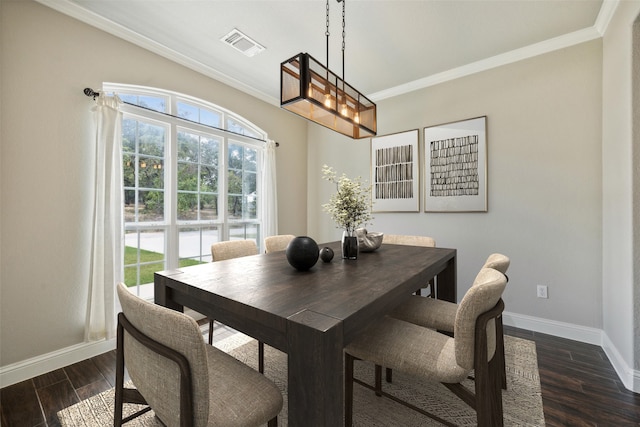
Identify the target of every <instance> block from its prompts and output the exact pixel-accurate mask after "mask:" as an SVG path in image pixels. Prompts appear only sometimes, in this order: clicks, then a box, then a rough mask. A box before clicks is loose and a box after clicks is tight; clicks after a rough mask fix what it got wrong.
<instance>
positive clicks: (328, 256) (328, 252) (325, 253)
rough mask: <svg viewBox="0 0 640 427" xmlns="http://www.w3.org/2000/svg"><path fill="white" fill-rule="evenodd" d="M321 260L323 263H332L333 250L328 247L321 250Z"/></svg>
mask: <svg viewBox="0 0 640 427" xmlns="http://www.w3.org/2000/svg"><path fill="white" fill-rule="evenodd" d="M320 259H321V260H322V261H323V262H331V260H332V259H333V249H331V248H329V247H326V246H325V247H324V248H322V249H320Z"/></svg>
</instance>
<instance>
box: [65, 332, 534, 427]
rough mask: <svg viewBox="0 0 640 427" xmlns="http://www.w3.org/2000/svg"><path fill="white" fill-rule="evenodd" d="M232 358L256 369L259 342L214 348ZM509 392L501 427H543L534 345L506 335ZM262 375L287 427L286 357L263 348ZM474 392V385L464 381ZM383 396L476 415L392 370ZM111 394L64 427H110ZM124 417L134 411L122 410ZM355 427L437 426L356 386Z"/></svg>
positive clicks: (78, 411)
mask: <svg viewBox="0 0 640 427" xmlns="http://www.w3.org/2000/svg"><path fill="white" fill-rule="evenodd" d="M216 345H217V346H218V347H221V348H223V349H224V350H225V351H228V352H229V353H230V354H232V355H233V356H234V357H236V358H238V359H239V360H241V361H243V362H245V363H246V364H247V365H250V366H252V367H254V368H255V367H256V366H257V353H258V350H257V347H258V346H257V342H256V341H255V340H252V339H250V338H247V337H245V336H243V335H241V334H240V335H238V336H234V337H230V338H227V339H226V340H224V342H221V343H217V344H216ZM505 349H506V351H505V353H506V363H507V390H505V391H503V393H502V402H503V407H504V423H505V425H506V426H544V424H545V423H544V413H543V409H542V397H541V392H540V378H539V376H538V362H537V356H536V347H535V343H533V342H532V341H528V340H524V339H520V338H515V337H510V336H506V337H505ZM355 374H356V377H357V378H360V379H363V380H365V381H367V382H369V383H373V366H372V365H371V364H369V363H365V362H361V361H357V362H356V366H355ZM265 375H266V376H267V377H269V378H270V379H272V380H273V381H274V382H275V383H276V384H277V385H278V387H279V388H280V390H282V394H283V396H284V401H285V403H284V408H283V410H282V412H281V413H280V415H279V416H278V425H279V426H286V425H287V390H286V388H287V359H286V354H284V353H282V352H280V351H278V350H275V349H273V348H271V347H268V346H265ZM465 385H466V386H467V387H469V388H471V390H473V381H471V380H467V381H465ZM383 387H384V389H385V391H387V392H388V393H391V394H393V395H395V396H398V397H399V398H401V399H403V400H407V401H409V402H411V403H412V404H414V405H416V406H418V407H420V408H423V409H425V410H427V411H428V412H431V413H433V414H435V415H437V416H438V417H441V418H443V419H445V420H447V421H449V422H452V423H454V424H456V425H459V426H475V425H476V414H475V412H474V411H473V410H472V409H471V408H469V407H468V406H467V405H466V404H464V403H463V402H462V401H461V400H459V399H458V398H457V397H455V396H454V395H453V394H451V392H450V391H449V390H447V389H446V388H445V387H444V386H442V385H441V384H434V383H430V382H425V381H421V380H419V379H416V378H413V377H411V376H408V375H404V374H403V373H401V372H397V371H394V373H393V383H391V384H389V383H383ZM113 404H114V391H113V389H111V390H108V391H106V392H104V393H101V394H99V395H96V396H93V397H91V398H89V399H87V400H84V401H82V402H80V403H78V404H76V405H73V406H71V407H69V408H66V409H64V410H62V411H60V412H58V418H59V419H60V423H61V425H62V426H69V427H89V426H91V427H94V426H112V425H113ZM125 406H126V407H127V408H125V415H126V414H127V413H133V412H134V411H135V410H137V409H138V407H136V406H135V405H125ZM126 425H127V426H132V427H134V426H135V427H148V426H150V427H162V423H160V421H158V419H157V418H155V417H154V416H153V412H148V413H147V414H145V415H143V416H142V417H139V418H137V419H135V420H134V421H131V422H130V423H128V424H126ZM354 425H355V426H358V427H364V426H366V427H371V426H403V427H414V426H415V427H417V426H421V427H422V426H438V425H440V424H439V423H438V422H436V421H434V420H432V419H430V418H427V417H425V416H423V415H421V414H419V413H417V412H415V411H412V410H410V409H407V408H405V407H404V406H402V405H399V404H398V403H395V402H393V401H391V400H389V399H386V398H379V397H376V396H375V394H374V393H373V392H372V391H370V390H368V389H366V388H364V387H362V386H360V385H358V384H354Z"/></svg>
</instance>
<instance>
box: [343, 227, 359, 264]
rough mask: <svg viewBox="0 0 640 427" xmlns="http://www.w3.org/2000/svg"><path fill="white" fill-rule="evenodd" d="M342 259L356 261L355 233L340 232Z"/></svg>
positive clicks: (356, 243) (356, 244) (356, 242)
mask: <svg viewBox="0 0 640 427" xmlns="http://www.w3.org/2000/svg"><path fill="white" fill-rule="evenodd" d="M342 258H343V259H358V237H357V236H356V233H355V231H348V230H345V231H343V232H342Z"/></svg>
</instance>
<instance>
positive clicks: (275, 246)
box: [264, 234, 296, 253]
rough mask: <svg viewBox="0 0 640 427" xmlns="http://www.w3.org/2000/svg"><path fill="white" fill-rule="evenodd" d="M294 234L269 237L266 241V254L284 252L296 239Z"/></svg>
mask: <svg viewBox="0 0 640 427" xmlns="http://www.w3.org/2000/svg"><path fill="white" fill-rule="evenodd" d="M295 237H296V236H294V235H293V234H279V235H277V236H269V237H265V239H264V248H265V252H266V253H271V252H277V251H284V250H286V249H287V246H288V245H289V243H290V242H291V241H292V240H293V239H294V238H295Z"/></svg>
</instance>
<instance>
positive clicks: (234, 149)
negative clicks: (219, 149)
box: [229, 144, 244, 169]
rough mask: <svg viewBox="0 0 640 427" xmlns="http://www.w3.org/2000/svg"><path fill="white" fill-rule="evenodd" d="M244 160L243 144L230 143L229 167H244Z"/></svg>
mask: <svg viewBox="0 0 640 427" xmlns="http://www.w3.org/2000/svg"><path fill="white" fill-rule="evenodd" d="M243 160H244V152H243V147H242V145H237V144H229V169H242V164H243Z"/></svg>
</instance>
